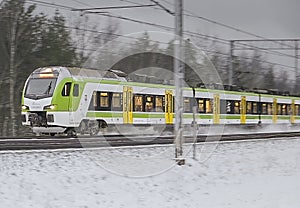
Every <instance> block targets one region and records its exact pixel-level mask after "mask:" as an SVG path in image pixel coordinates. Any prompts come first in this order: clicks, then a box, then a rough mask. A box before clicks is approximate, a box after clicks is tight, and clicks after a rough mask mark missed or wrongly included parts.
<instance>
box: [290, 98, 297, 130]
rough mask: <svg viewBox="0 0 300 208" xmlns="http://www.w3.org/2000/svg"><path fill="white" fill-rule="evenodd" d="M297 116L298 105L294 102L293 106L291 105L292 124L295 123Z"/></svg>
mask: <svg viewBox="0 0 300 208" xmlns="http://www.w3.org/2000/svg"><path fill="white" fill-rule="evenodd" d="M295 116H296V105H295V100H292V104H291V124H294V123H295Z"/></svg>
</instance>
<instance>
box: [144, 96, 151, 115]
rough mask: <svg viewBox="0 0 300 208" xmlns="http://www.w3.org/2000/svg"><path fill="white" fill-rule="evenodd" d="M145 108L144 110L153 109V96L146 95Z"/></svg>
mask: <svg viewBox="0 0 300 208" xmlns="http://www.w3.org/2000/svg"><path fill="white" fill-rule="evenodd" d="M145 110H146V112H151V111H152V110H153V96H146V103H145Z"/></svg>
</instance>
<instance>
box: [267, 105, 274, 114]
mask: <svg viewBox="0 0 300 208" xmlns="http://www.w3.org/2000/svg"><path fill="white" fill-rule="evenodd" d="M272 114H273V107H272V103H268V115H272Z"/></svg>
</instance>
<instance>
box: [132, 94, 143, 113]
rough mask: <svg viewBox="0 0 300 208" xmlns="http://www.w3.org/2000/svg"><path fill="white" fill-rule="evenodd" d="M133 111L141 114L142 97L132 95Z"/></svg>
mask: <svg viewBox="0 0 300 208" xmlns="http://www.w3.org/2000/svg"><path fill="white" fill-rule="evenodd" d="M134 111H138V112H142V111H143V96H142V95H134Z"/></svg>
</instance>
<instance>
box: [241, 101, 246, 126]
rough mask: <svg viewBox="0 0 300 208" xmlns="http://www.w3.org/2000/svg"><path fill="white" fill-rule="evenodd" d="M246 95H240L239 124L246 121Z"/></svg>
mask: <svg viewBox="0 0 300 208" xmlns="http://www.w3.org/2000/svg"><path fill="white" fill-rule="evenodd" d="M246 103H247V102H246V96H242V97H241V124H245V123H246V112H247V104H246Z"/></svg>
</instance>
